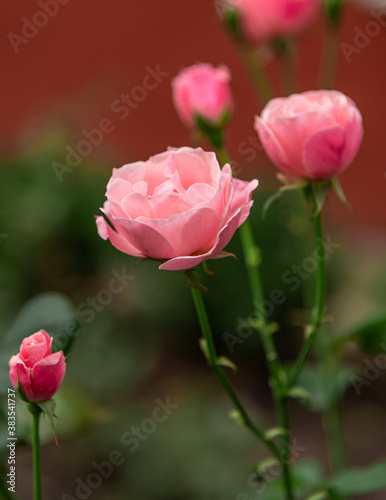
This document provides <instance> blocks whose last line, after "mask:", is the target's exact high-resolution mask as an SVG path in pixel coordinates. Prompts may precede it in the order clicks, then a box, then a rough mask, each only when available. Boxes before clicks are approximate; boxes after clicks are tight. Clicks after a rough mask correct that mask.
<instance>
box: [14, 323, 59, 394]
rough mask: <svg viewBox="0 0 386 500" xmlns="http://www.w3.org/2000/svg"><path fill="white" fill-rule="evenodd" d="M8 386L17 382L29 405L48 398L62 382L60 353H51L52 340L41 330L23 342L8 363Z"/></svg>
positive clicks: (16, 384) (15, 385) (15, 384)
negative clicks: (9, 379) (29, 402)
mask: <svg viewBox="0 0 386 500" xmlns="http://www.w3.org/2000/svg"><path fill="white" fill-rule="evenodd" d="M9 366H10V371H9V376H10V377H11V380H12V384H13V385H14V387H15V388H17V386H18V382H20V386H21V389H22V390H23V392H24V394H25V395H26V397H27V399H28V400H29V401H31V402H39V401H47V400H48V399H51V398H52V396H53V395H54V394H55V392H56V391H57V390H58V389H59V386H60V384H61V383H62V380H63V377H64V374H65V371H66V362H65V360H64V355H63V351H59V352H55V353H54V354H52V337H50V336H49V335H48V333H47V332H45V331H44V330H40V331H38V332H37V333H34V334H33V335H31V336H30V337H27V338H25V339H24V340H23V342H22V343H21V346H20V352H19V354H17V355H16V356H12V358H11V359H10V361H9Z"/></svg>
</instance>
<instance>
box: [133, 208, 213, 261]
mask: <svg viewBox="0 0 386 500" xmlns="http://www.w3.org/2000/svg"><path fill="white" fill-rule="evenodd" d="M139 220H141V222H143V223H144V224H147V225H149V226H150V227H152V228H153V229H155V230H156V231H157V233H159V234H162V235H163V237H164V238H165V240H167V241H168V242H169V243H170V245H171V246H172V247H173V249H174V251H175V256H180V255H191V254H193V253H197V252H200V253H204V252H206V251H207V250H208V249H209V248H211V246H212V245H213V243H214V241H215V239H216V236H217V232H218V229H219V218H218V215H217V213H216V212H215V211H214V210H212V209H210V208H199V207H198V208H196V207H195V208H192V209H191V210H188V211H186V212H183V213H181V214H178V215H173V216H172V217H170V218H169V219H156V220H146V219H144V218H143V219H142V218H140V219H139Z"/></svg>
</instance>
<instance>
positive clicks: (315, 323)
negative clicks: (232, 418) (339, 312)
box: [288, 212, 326, 388]
mask: <svg viewBox="0 0 386 500" xmlns="http://www.w3.org/2000/svg"><path fill="white" fill-rule="evenodd" d="M313 224H314V236H315V245H316V252H315V254H316V255H317V256H318V268H317V275H316V293H315V309H314V311H313V319H312V324H311V326H310V330H309V332H308V337H307V340H306V342H305V343H304V344H303V347H302V349H301V351H300V354H299V356H298V359H297V360H296V362H295V365H294V367H293V369H292V372H291V375H290V379H289V384H288V386H289V388H290V387H292V386H293V384H294V383H295V382H296V379H297V378H298V376H299V373H300V372H301V370H302V368H303V366H304V363H305V361H306V359H307V357H308V354H309V352H310V350H311V347H312V345H313V343H314V341H315V338H316V335H317V334H318V331H319V329H320V325H321V324H322V319H323V312H324V297H325V288H326V276H325V275H326V269H325V268H326V265H325V261H326V256H325V250H324V245H323V243H324V242H323V229H322V217H321V213H320V212H319V214H318V215H317V216H315V217H314V221H313Z"/></svg>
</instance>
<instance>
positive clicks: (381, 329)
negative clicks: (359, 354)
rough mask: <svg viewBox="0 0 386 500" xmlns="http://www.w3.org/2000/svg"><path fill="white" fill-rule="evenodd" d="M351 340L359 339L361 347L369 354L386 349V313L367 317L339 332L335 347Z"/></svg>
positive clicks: (334, 341)
mask: <svg viewBox="0 0 386 500" xmlns="http://www.w3.org/2000/svg"><path fill="white" fill-rule="evenodd" d="M349 340H355V341H357V342H358V344H359V346H360V349H361V350H362V351H363V352H366V353H368V354H378V353H379V352H381V351H386V315H385V314H381V315H379V316H376V317H373V318H370V319H367V320H366V321H364V322H361V323H360V324H358V325H355V326H353V327H351V328H349V329H347V330H345V331H343V332H341V333H339V334H337V335H336V336H335V337H334V338H333V340H332V343H333V346H334V347H335V348H339V347H340V346H342V345H343V344H344V343H345V342H347V341H349Z"/></svg>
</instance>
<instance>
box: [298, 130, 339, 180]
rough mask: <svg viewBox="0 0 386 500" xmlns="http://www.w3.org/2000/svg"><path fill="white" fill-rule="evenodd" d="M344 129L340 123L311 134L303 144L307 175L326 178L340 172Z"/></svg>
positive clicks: (313, 177)
mask: <svg viewBox="0 0 386 500" xmlns="http://www.w3.org/2000/svg"><path fill="white" fill-rule="evenodd" d="M345 136H346V134H345V131H344V128H342V127H341V126H340V125H336V126H335V127H330V128H328V129H326V130H321V131H320V132H318V133H316V134H314V135H313V136H311V137H310V138H309V139H308V141H307V142H306V144H305V145H304V152H303V158H304V160H303V161H304V165H305V168H306V172H305V173H306V174H307V177H310V178H312V179H326V178H328V177H333V176H334V175H337V174H338V173H340V170H341V168H342V166H343V163H342V160H343V151H344V146H345Z"/></svg>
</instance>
